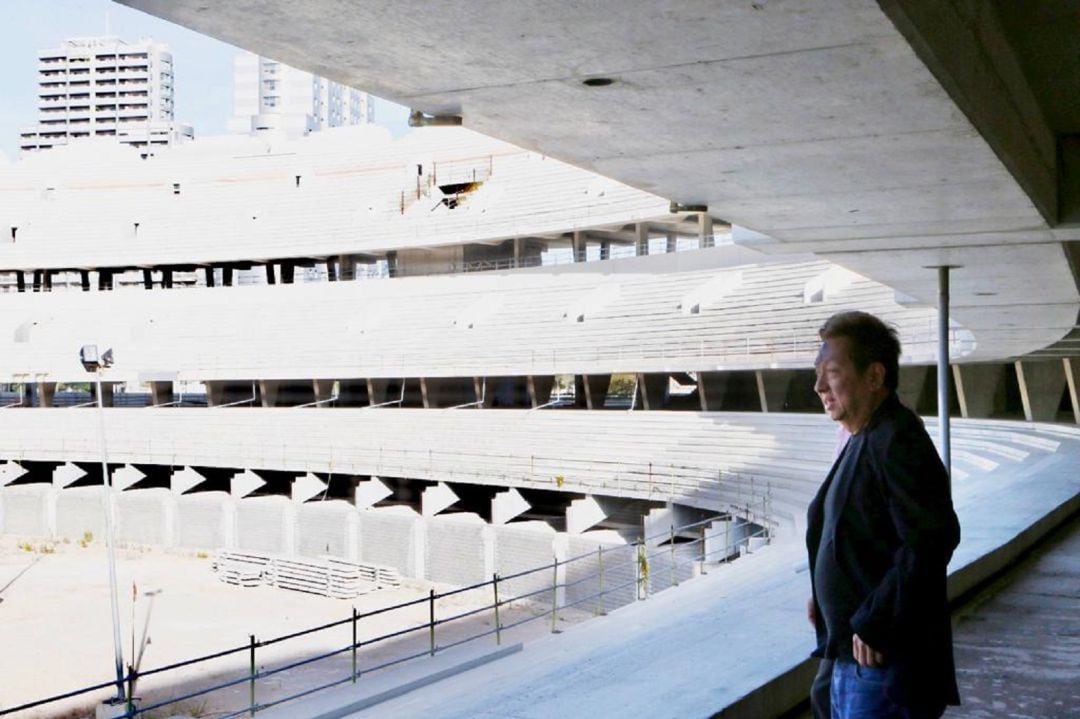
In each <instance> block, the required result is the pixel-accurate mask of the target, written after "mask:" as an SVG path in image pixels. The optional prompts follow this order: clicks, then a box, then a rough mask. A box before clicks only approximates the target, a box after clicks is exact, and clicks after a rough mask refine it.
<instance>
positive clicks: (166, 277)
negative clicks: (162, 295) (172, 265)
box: [109, 267, 173, 289]
mask: <svg viewBox="0 0 1080 719" xmlns="http://www.w3.org/2000/svg"><path fill="white" fill-rule="evenodd" d="M172 278H173V271H172V270H171V269H169V268H168V267H166V268H165V269H163V270H162V271H161V286H162V287H164V288H166V289H169V288H171V287H172ZM111 279H112V278H110V286H109V289H112V284H111Z"/></svg>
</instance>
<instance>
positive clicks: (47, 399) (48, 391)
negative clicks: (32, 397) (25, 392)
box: [37, 382, 56, 407]
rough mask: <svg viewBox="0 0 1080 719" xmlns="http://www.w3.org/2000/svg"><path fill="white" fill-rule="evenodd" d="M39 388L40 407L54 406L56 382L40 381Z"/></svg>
mask: <svg viewBox="0 0 1080 719" xmlns="http://www.w3.org/2000/svg"><path fill="white" fill-rule="evenodd" d="M37 389H38V391H37V399H38V407H52V406H53V398H55V397H56V383H55V382H38V383H37Z"/></svg>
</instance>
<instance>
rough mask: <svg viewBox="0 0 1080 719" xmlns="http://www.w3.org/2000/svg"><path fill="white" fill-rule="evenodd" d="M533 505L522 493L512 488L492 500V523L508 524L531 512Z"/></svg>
mask: <svg viewBox="0 0 1080 719" xmlns="http://www.w3.org/2000/svg"><path fill="white" fill-rule="evenodd" d="M531 507H532V505H530V504H529V502H528V500H526V499H525V498H524V497H522V496H521V492H519V491H518V490H517V489H515V488H513V487H511V488H510V489H508V490H506V491H505V492H499V493H498V494H496V495H495V496H494V497H492V498H491V523H492V524H506V523H507V522H509V521H510V520H511V519H513V518H514V517H517V516H518V515H520V514H522V513H524V512H527V511H529V509H530V508H531Z"/></svg>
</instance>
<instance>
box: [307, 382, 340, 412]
mask: <svg viewBox="0 0 1080 719" xmlns="http://www.w3.org/2000/svg"><path fill="white" fill-rule="evenodd" d="M311 388H312V391H314V392H315V401H316V402H318V403H319V404H317V405H315V406H316V407H328V406H329V400H330V398H331V397H333V396H334V380H332V379H315V380H312V381H311Z"/></svg>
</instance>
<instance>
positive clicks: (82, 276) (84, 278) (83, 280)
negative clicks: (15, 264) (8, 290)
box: [19, 270, 90, 292]
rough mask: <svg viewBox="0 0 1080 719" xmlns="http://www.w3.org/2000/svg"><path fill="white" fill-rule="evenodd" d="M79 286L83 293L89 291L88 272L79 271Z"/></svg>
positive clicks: (20, 274)
mask: <svg viewBox="0 0 1080 719" xmlns="http://www.w3.org/2000/svg"><path fill="white" fill-rule="evenodd" d="M19 277H20V278H21V277H22V273H21V272H20V273H19ZM79 284H81V285H82V291H83V292H89V291H90V270H79ZM20 286H21V283H20ZM19 292H22V289H20V290H19Z"/></svg>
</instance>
